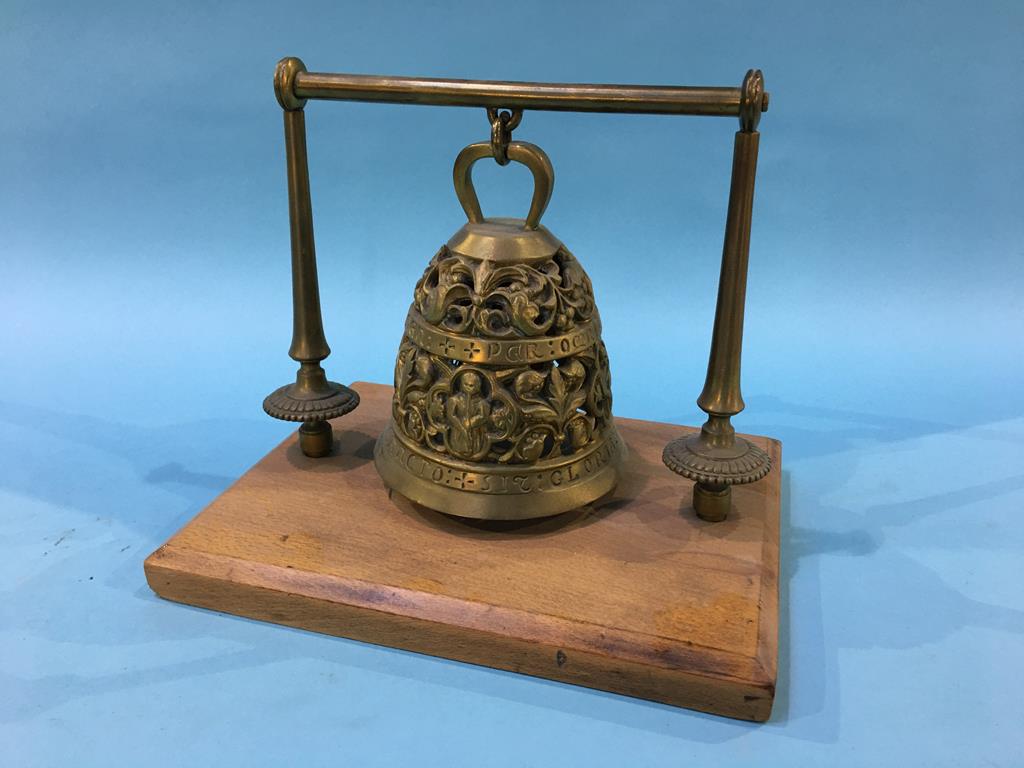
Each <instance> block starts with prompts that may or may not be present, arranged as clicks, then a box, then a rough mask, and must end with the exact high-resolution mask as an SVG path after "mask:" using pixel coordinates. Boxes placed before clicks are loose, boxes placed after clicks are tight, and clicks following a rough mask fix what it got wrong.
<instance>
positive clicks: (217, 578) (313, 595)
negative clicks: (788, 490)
mask: <svg viewBox="0 0 1024 768" xmlns="http://www.w3.org/2000/svg"><path fill="white" fill-rule="evenodd" d="M354 386H355V388H356V389H357V390H358V391H359V394H360V396H361V398H362V404H361V405H360V407H359V408H357V409H356V410H355V411H354V412H352V413H351V414H349V415H347V416H345V417H343V418H341V419H338V420H337V421H336V422H334V429H335V436H336V446H335V453H334V455H332V456H330V457H328V458H323V459H309V458H306V457H305V456H303V455H302V453H301V451H299V448H298V445H297V442H296V437H295V435H294V434H293V435H292V436H290V437H289V438H288V439H286V440H285V441H284V442H283V443H282V444H281V445H279V446H278V447H277V448H275V449H274V450H273V451H271V452H270V453H269V454H268V455H267V456H266V457H264V458H263V459H262V460H261V461H260V462H259V463H258V464H257V465H256V466H254V467H253V468H252V469H251V470H249V471H248V472H247V473H246V474H245V475H244V476H243V477H242V478H241V479H240V480H239V481H238V482H237V483H235V484H234V485H233V486H232V487H231V488H229V489H228V490H227V491H225V492H224V494H223V495H221V496H220V497H219V498H218V499H217V500H216V501H214V502H213V503H212V504H211V505H210V506H209V507H207V508H206V509H205V510H203V512H201V513H200V514H199V515H198V516H196V517H195V518H194V519H193V520H192V521H191V522H189V523H188V524H187V525H186V526H185V527H184V528H182V529H181V530H180V531H179V532H178V533H177V534H175V535H174V536H173V537H172V538H171V539H170V540H169V541H168V542H167V543H166V544H164V545H163V546H162V547H160V549H158V550H157V551H156V552H154V553H153V554H152V555H150V557H149V558H148V559H147V560H146V564H145V570H146V578H147V579H148V581H149V584H150V586H151V587H152V589H153V590H154V591H155V592H156V593H157V594H158V595H160V596H161V597H165V598H167V599H169V600H175V601H178V602H182V603H188V604H190V605H196V606H201V607H204V608H211V609H214V610H217V611H224V612H226V613H232V614H237V615H240V616H247V617H250V618H256V619H262V620H265V621H271V622H276V623H279V624H286V625H289V626H293V627H301V628H304V629H309V630H313V631H316V632H325V633H328V634H332V635H340V636H343V637H350V638H355V639H357V640H363V641H366V642H371V643H378V644H381V645H387V646H393V647H397V648H404V649H407V650H412V651H418V652H421V653H427V654H431V655H434V656H442V657H445V658H450V659H457V660H461V661H467V662H472V663H474V664H482V665H486V666H489V667H496V668H500V669H507V670H512V671H515V672H522V673H525V674H530V675H537V676H540V677H545V678H550V679H554V680H561V681H565V682H569V683H575V684H577V685H583V686H588V687H591V688H598V689H602V690H607V691H614V692H617V693H622V694H626V695H630V696H638V697H641V698H644V699H650V700H654V701H660V702H665V703H668V704H673V705H677V706H682V707H689V708H693V709H699V710H702V711H706V712H713V713H717V714H721V715H727V716H729V717H736V718H742V719H747V720H765V719H767V717H768V716H769V714H770V712H771V706H772V699H773V697H774V692H775V678H776V661H777V652H778V554H779V476H780V473H781V446H780V444H779V443H778V442H777V441H774V440H771V439H768V438H763V437H752V438H750V439H752V440H753V441H754V442H755V443H756V444H758V445H760V446H761V447H762V448H764V449H765V450H767V451H768V452H769V453H770V455H771V456H772V459H773V462H774V468H773V470H772V472H771V473H770V474H769V475H768V477H766V478H765V479H764V480H761V481H760V482H757V483H753V484H751V485H748V486H742V487H738V488H736V489H735V490H734V493H733V495H734V509H733V511H732V513H731V515H730V517H729V518H728V519H727V520H726V521H724V522H721V523H707V522H704V521H701V520H699V519H697V517H696V516H695V515H694V514H693V511H692V509H690V501H691V494H692V483H691V482H689V481H687V480H685V479H683V478H681V477H679V476H677V475H675V474H673V473H672V472H670V471H669V470H667V469H666V468H665V467H664V466H663V465H662V463H661V451H662V448H663V447H664V445H665V443H666V442H667V441H668V440H670V439H671V438H674V437H678V436H679V435H680V434H682V433H683V432H685V431H687V430H690V429H692V428H688V427H678V426H673V425H669V424H659V423H654V422H645V421H636V420H632V419H616V424H617V426H618V428H619V431H620V434H621V435H622V438H623V439H624V441H625V442H626V444H627V445H628V446H629V450H630V456H629V459H628V461H627V465H626V477H625V479H624V481H623V482H622V483H620V485H619V487H618V488H617V489H616V491H615V492H614V493H613V494H611V495H610V496H608V497H606V498H604V499H602V500H600V501H599V502H597V503H595V504H593V505H590V506H589V507H586V508H584V509H581V510H578V511H576V512H571V513H568V514H565V515H561V516H559V517H556V518H550V519H546V520H540V521H536V522H532V523H518V524H514V525H510V524H497V525H496V524H493V523H491V524H483V523H468V522H463V521H460V520H458V519H455V518H450V517H447V516H445V515H442V514H439V513H436V512H432V511H430V510H426V509H424V508H422V507H418V506H416V505H414V504H412V503H411V502H409V501H408V500H406V499H404V498H403V497H400V496H399V495H398V494H389V492H388V490H387V489H386V488H385V487H384V486H383V484H382V483H381V481H380V478H379V477H378V475H377V472H376V470H375V469H374V466H373V446H374V441H375V439H376V437H377V435H378V434H379V433H380V432H381V431H382V430H383V428H384V426H385V424H386V421H387V419H388V418H389V414H390V400H391V393H392V389H391V388H390V387H386V386H382V385H379V384H365V383H357V384H355V385H354ZM540 695H543V694H542V692H541V691H540V690H539V689H538V696H540Z"/></svg>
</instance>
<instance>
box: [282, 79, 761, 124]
mask: <svg viewBox="0 0 1024 768" xmlns="http://www.w3.org/2000/svg"><path fill="white" fill-rule="evenodd" d="M293 88H294V90H293V92H294V96H295V97H296V98H298V99H330V100H335V101H373V102H385V103H392V104H424V105H433V106H446V107H506V108H508V109H537V110H549V111H563V112H628V113H634V114H640V113H646V114H665V115H715V116H724V117H736V116H737V115H739V113H740V103H741V98H742V93H743V91H742V88H703V87H690V86H660V85H580V84H573V83H520V82H502V81H494V80H443V79H438V78H426V77H387V76H381V75H345V74H326V73H322V72H305V71H300V72H297V73H296V74H295V80H294V86H293ZM765 96H767V94H765ZM761 108H762V110H767V108H768V99H767V98H765V99H764V100H763V101H762V105H761Z"/></svg>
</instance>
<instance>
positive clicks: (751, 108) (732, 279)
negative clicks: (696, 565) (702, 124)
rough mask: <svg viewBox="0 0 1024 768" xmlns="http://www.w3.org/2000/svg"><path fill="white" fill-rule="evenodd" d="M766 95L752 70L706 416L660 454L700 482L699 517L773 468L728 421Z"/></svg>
mask: <svg viewBox="0 0 1024 768" xmlns="http://www.w3.org/2000/svg"><path fill="white" fill-rule="evenodd" d="M767 98H768V95H767V94H766V93H765V92H764V79H763V78H762V77H761V73H760V71H757V70H751V71H750V72H748V73H747V76H746V78H744V80H743V87H742V89H741V97H740V130H739V131H738V132H737V133H736V142H735V145H734V146H733V160H732V185H731V187H730V190H729V212H728V216H727V218H726V222H725V245H724V246H723V248H722V272H721V275H720V276H719V279H718V304H717V306H716V308H715V326H714V332H713V334H712V337H711V355H710V357H709V359H708V376H707V380H706V381H705V383H704V391H703V392H701V394H700V397H699V398H698V399H697V405H699V406H700V407H701V410H703V411H704V412H705V413H706V414H708V420H707V422H706V423H705V424H704V426H703V427H701V430H700V433H699V434H696V435H693V436H691V437H680V438H677V439H676V440H673V441H672V442H670V443H669V444H668V445H666V446H665V451H664V453H662V457H661V458H662V461H664V462H665V466H667V467H668V468H669V469H671V470H672V471H673V472H675V473H677V474H680V475H682V476H683V477H688V478H690V479H691V480H695V481H696V482H697V484H696V485H695V486H694V488H693V508H694V510H695V511H696V512H697V515H698V517H700V518H701V519H703V520H708V521H711V522H719V521H721V520H724V519H725V518H726V516H727V515H728V514H729V508H730V506H731V504H732V486H734V485H739V484H741V483H752V482H754V481H756V480H760V479H761V478H762V477H764V476H765V475H767V474H768V472H769V471H771V459H770V458H769V457H768V454H766V453H765V452H764V451H762V450H761V449H760V448H758V447H756V446H754V445H751V444H750V443H749V442H748V441H746V440H744V439H743V438H742V437H736V431H735V430H734V429H733V427H732V424H731V423H730V421H729V419H730V418H731V417H732V416H735V415H736V414H737V413H739V412H740V411H742V410H743V407H744V404H743V396H742V395H741V394H740V352H741V350H742V346H743V305H744V302H745V300H746V293H747V259H748V257H749V255H750V220H751V215H752V213H753V207H754V173H755V170H756V169H757V146H758V139H759V137H760V134H759V133H758V132H757V123H758V120H759V119H760V117H761V112H763V111H764V109H765V108H766V106H767Z"/></svg>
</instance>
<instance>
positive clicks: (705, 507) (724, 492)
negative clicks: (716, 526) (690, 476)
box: [693, 483, 732, 523]
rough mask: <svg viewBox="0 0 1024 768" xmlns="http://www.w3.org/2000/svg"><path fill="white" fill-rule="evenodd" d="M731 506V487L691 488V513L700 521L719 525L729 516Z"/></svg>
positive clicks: (703, 485) (697, 485)
mask: <svg viewBox="0 0 1024 768" xmlns="http://www.w3.org/2000/svg"><path fill="white" fill-rule="evenodd" d="M731 506H732V487H730V486H728V485H706V484H705V483H697V484H696V485H695V486H693V511H694V512H696V513H697V517H699V518H700V519H701V520H707V521H708V522H709V523H720V522H722V521H723V520H725V518H726V517H727V516H728V515H729V508H730V507H731Z"/></svg>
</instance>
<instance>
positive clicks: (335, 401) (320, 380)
mask: <svg viewBox="0 0 1024 768" xmlns="http://www.w3.org/2000/svg"><path fill="white" fill-rule="evenodd" d="M357 405H359V395H358V394H357V393H356V391H355V390H353V389H349V388H348V387H346V386H345V385H343V384H338V383H336V382H333V381H328V380H327V376H326V375H325V374H324V370H323V368H321V367H320V364H319V363H316V362H311V363H302V365H301V366H300V367H299V373H298V376H297V377H296V381H295V383H294V384H287V385H285V386H283V387H280V388H279V389H275V390H274V391H273V392H271V393H270V394H269V395H267V398H266V399H265V400H264V401H263V410H264V411H266V412H267V414H268V415H270V416H273V417H274V418H275V419H282V420H284V421H301V422H302V426H301V427H300V428H299V447H300V448H301V449H302V452H303V453H304V454H306V455H307V456H309V457H311V458H321V457H323V456H327V455H329V454H330V452H331V446H332V444H333V442H334V434H333V431H332V430H331V425H330V424H329V423H328V422H327V419H335V418H337V417H338V416H344V415H345V414H346V413H348V412H349V411H351V410H353V409H354V408H355V407H356V406H357Z"/></svg>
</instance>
